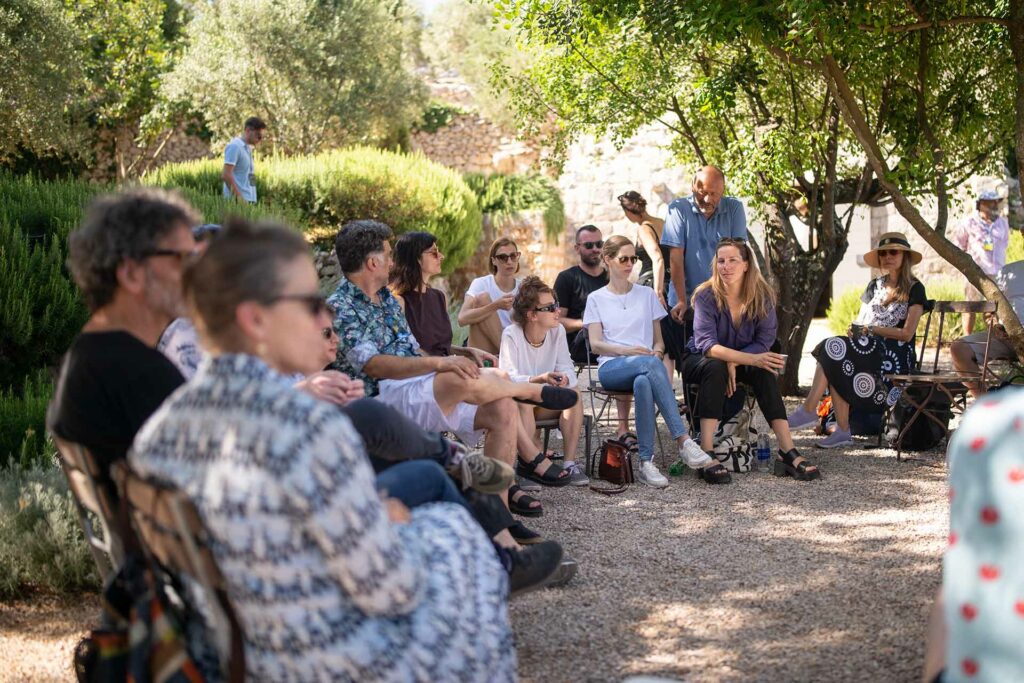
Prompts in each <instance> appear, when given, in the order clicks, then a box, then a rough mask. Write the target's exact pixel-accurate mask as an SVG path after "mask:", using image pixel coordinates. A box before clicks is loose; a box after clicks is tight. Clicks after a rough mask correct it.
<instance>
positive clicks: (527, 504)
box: [508, 486, 544, 517]
mask: <svg viewBox="0 0 1024 683" xmlns="http://www.w3.org/2000/svg"><path fill="white" fill-rule="evenodd" d="M517 493H518V494H519V497H518V498H517V497H516V494H517ZM534 503H538V505H536V506H535V505H533V504H534ZM539 503H540V501H539V500H537V499H536V498H534V497H533V496H531V495H530V494H528V493H525V492H524V491H523V490H522V489H521V488H519V487H518V486H510V487H508V509H509V511H511V512H512V514H515V515H519V516H520V517H540V516H541V515H543V514H544V508H543V506H541V505H540V504H539Z"/></svg>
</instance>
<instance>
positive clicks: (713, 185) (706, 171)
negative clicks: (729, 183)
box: [693, 166, 725, 218]
mask: <svg viewBox="0 0 1024 683" xmlns="http://www.w3.org/2000/svg"><path fill="white" fill-rule="evenodd" d="M723 194H725V174H724V173H722V169H720V168H718V167H717V166H705V167H704V168H702V169H700V170H699V171H697V175H695V176H694V177H693V198H694V201H696V203H697V208H698V209H700V212H701V213H702V214H704V217H705V218H711V216H713V215H714V213H715V210H716V209H718V203H719V202H721V201H722V195H723Z"/></svg>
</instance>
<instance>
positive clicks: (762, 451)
mask: <svg viewBox="0 0 1024 683" xmlns="http://www.w3.org/2000/svg"><path fill="white" fill-rule="evenodd" d="M771 461H772V445H771V442H770V441H768V434H767V433H765V432H761V433H760V434H758V435H757V470H758V472H767V471H768V466H769V465H770V464H771Z"/></svg>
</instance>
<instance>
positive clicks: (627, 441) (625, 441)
mask: <svg viewBox="0 0 1024 683" xmlns="http://www.w3.org/2000/svg"><path fill="white" fill-rule="evenodd" d="M619 443H621V444H622V445H623V446H625V447H626V450H628V451H629V452H630V453H639V452H640V442H639V441H637V438H636V434H634V433H633V432H623V433H622V434H620V435H619Z"/></svg>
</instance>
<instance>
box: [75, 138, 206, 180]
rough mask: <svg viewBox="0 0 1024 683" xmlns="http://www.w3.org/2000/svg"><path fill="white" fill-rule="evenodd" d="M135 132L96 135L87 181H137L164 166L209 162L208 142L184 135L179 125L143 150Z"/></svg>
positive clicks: (143, 147)
mask: <svg viewBox="0 0 1024 683" xmlns="http://www.w3.org/2000/svg"><path fill="white" fill-rule="evenodd" d="M137 135H138V130H137V129H136V128H131V129H124V130H120V131H112V130H105V131H101V132H100V134H99V140H98V142H97V143H96V146H95V148H94V150H93V151H94V154H95V156H96V160H95V163H94V164H93V165H92V168H91V169H90V170H89V173H88V179H89V180H92V181H94V182H108V181H112V180H120V179H122V178H124V177H138V176H140V175H142V174H144V173H146V172H148V171H151V170H153V169H156V168H159V167H160V166H163V165H164V164H170V163H177V162H180V161H193V160H195V159H209V158H210V157H211V156H213V154H212V153H211V151H210V145H209V143H208V142H206V141H205V140H203V139H202V138H199V137H197V136H195V135H189V134H188V133H187V132H186V125H185V124H181V125H179V126H178V127H177V128H175V129H174V130H173V131H165V132H163V133H160V134H159V135H157V136H156V139H155V140H153V141H152V142H150V143H149V144H147V145H145V146H140V145H139V144H137V143H136V141H135V138H136V136H137Z"/></svg>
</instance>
